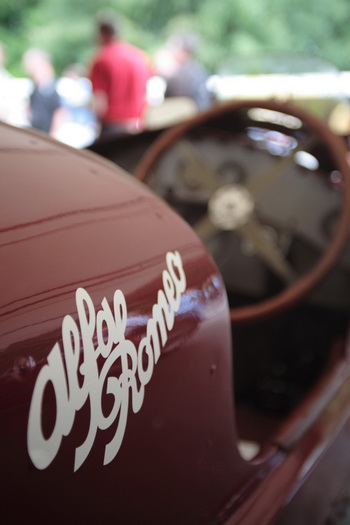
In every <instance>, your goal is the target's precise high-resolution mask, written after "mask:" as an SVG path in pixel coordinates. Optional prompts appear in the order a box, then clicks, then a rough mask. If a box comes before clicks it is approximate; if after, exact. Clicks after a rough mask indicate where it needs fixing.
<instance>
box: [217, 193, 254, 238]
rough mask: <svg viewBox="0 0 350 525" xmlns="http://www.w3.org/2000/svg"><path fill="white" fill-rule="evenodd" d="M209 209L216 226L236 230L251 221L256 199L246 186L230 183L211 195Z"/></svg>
mask: <svg viewBox="0 0 350 525" xmlns="http://www.w3.org/2000/svg"><path fill="white" fill-rule="evenodd" d="M208 211H209V218H210V220H211V222H212V223H213V224H214V226H216V227H217V228H219V229H221V230H236V229H237V228H239V227H240V226H243V225H244V224H246V223H247V222H248V221H249V219H250V217H251V215H252V213H253V211H254V200H253V197H252V195H251V193H250V192H249V190H247V189H246V188H245V187H244V186H241V185H240V184H228V185H225V186H221V188H219V189H218V190H216V192H215V193H214V194H213V195H212V196H211V198H210V200H209V204H208Z"/></svg>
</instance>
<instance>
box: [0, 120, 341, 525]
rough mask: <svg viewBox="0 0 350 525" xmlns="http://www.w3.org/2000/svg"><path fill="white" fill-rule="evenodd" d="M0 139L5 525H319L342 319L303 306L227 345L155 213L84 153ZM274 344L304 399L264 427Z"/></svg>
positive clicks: (143, 194) (197, 265)
mask: <svg viewBox="0 0 350 525" xmlns="http://www.w3.org/2000/svg"><path fill="white" fill-rule="evenodd" d="M0 139H1V142H0V143H1V150H0V156H1V166H2V179H1V199H2V204H1V209H0V210H1V211H0V213H1V231H0V260H1V268H2V274H1V306H0V308H1V310H0V312H1V316H0V321H1V332H0V352H1V353H0V399H1V408H0V418H1V431H0V447H1V474H2V496H3V500H2V509H1V515H2V520H3V522H4V523H14V522H25V521H26V520H29V519H30V520H35V521H36V522H37V523H47V522H50V523H62V522H63V521H67V522H71V523H96V522H99V523H111V522H118V523H123V524H136V523H142V524H144V523H146V524H148V523H152V524H165V523H166V524H171V523H174V524H179V523H181V524H187V523H188V524H196V523H230V524H238V523H240V524H251V525H252V524H259V525H263V524H268V523H273V522H274V521H275V520H276V519H277V516H278V515H280V516H281V518H280V519H281V520H282V522H281V523H284V524H286V523H289V522H288V521H287V520H288V519H289V520H296V519H297V520H299V518H300V516H302V515H304V516H307V518H308V519H309V521H308V523H322V519H323V518H324V517H325V516H326V515H329V511H330V507H331V504H332V502H333V501H334V500H336V498H337V497H338V495H339V494H340V492H341V488H342V486H343V484H344V483H343V481H344V480H345V479H346V476H347V475H348V473H349V463H350V458H349V455H348V454H347V449H348V447H349V445H350V441H348V434H349V428H348V427H349V425H348V424H347V421H348V417H349V412H350V403H349V398H350V361H349V347H348V343H347V337H348V328H347V327H348V324H347V318H348V312H347V309H346V308H345V310H344V308H341V309H340V311H338V310H337V309H336V311H334V312H333V313H331V312H330V311H329V310H326V311H323V310H322V311H319V310H318V308H316V309H315V310H314V309H313V308H311V309H310V307H309V306H308V305H306V306H305V305H302V306H301V307H300V310H299V309H297V310H293V313H292V314H291V313H290V312H288V313H286V314H285V316H282V317H280V318H279V319H278V320H277V321H276V319H272V320H269V321H268V322H266V323H262V324H260V323H257V324H256V325H255V326H249V327H244V326H243V327H237V328H236V329H233V337H232V342H231V320H230V311H229V304H228V299H227V294H226V290H225V285H224V283H223V280H222V278H221V275H220V273H219V271H218V268H217V266H216V264H215V263H214V261H213V259H212V257H211V256H210V255H209V253H208V251H207V249H206V247H205V246H204V245H203V243H202V242H201V241H200V240H199V238H198V236H197V235H196V234H195V233H194V231H193V230H192V228H191V227H190V226H188V224H187V223H185V221H184V220H183V219H181V218H180V217H179V216H178V214H176V213H175V212H174V211H172V210H171V209H170V208H169V206H168V205H167V204H166V203H165V202H164V201H163V200H161V199H160V198H158V197H157V196H155V195H154V194H153V193H152V192H150V190H149V189H147V188H146V187H145V186H144V185H142V184H141V183H140V182H138V181H136V180H135V179H134V178H132V177H131V176H129V175H128V174H127V173H125V172H123V171H122V170H121V169H118V168H116V167H115V166H114V165H112V163H109V162H107V161H105V160H102V159H101V158H100V157H98V156H96V155H93V154H90V153H88V152H76V151H74V150H72V149H69V148H67V147H65V146H63V145H60V144H58V143H55V142H53V141H51V140H49V139H47V138H44V137H42V136H40V135H38V134H34V133H30V132H27V131H20V130H16V129H14V128H11V127H8V126H5V125H1V126H0ZM344 154H345V150H344ZM321 328H322V330H321ZM308 331H309V332H308ZM307 333H310V334H311V335H310V337H309V338H308V337H306V335H307ZM317 334H321V335H320V336H319V337H317ZM273 335H276V339H275V338H274V337H273ZM287 343H288V344H287ZM283 345H284V346H285V348H287V347H288V348H287V350H288V351H287V352H286V354H285V355H284V358H285V360H284V364H288V365H291V364H293V363H294V364H295V363H296V364H297V366H296V367H295V368H294V369H293V366H289V368H288V370H289V371H290V370H292V373H293V374H294V376H298V375H302V374H305V375H306V376H307V384H306V386H305V385H304V386H303V385H301V391H300V392H299V391H298V392H297V395H296V396H294V395H293V396H292V397H293V402H290V399H289V397H288V396H287V397H283V396H282V397H283V402H282V404H281V405H280V406H279V407H277V408H278V410H276V411H274V412H271V410H270V411H268V410H266V408H267V404H268V403H266V400H267V398H268V397H270V398H271V395H272V396H273V394H274V393H275V394H276V392H273V390H269V391H266V390H264V391H263V390H261V389H260V390H259V389H257V388H256V385H257V384H260V385H261V381H260V380H261V378H262V376H263V377H266V376H268V378H269V379H270V384H271V381H272V379H273V378H272V376H271V374H270V375H268V373H267V369H266V366H267V364H266V363H268V364H269V366H270V365H275V364H276V359H275V358H276V352H278V351H279V350H281V346H283ZM305 346H306V347H307V348H308V349H309V350H310V351H311V354H310V352H309V354H308V355H309V362H308V363H305V362H303V359H302V356H303V352H304V350H305ZM310 355H311V357H310ZM288 360H289V361H288ZM232 361H234V362H233V364H232ZM280 361H281V359H280ZM282 361H283V360H282ZM233 369H234V372H233ZM275 371H276V369H275ZM270 372H271V369H270ZM271 373H272V372H271ZM264 374H265V375H264ZM233 376H234V380H233ZM291 379H292V383H293V380H294V379H295V377H294V378H293V377H292V378H291ZM299 386H300V385H299ZM247 392H249V393H253V397H254V398H255V401H256V398H259V399H260V400H261V401H262V403H260V405H259V403H258V404H255V407H254V409H252V410H251V409H250V405H251V399H249V398H247V396H246V393H247ZM295 397H296V400H295V399H294V398H295ZM279 399H280V397H279ZM248 401H249V403H248ZM241 441H245V442H246V443H247V442H248V443H249V442H251V441H253V442H254V443H257V444H258V451H257V453H256V455H255V456H254V458H252V459H249V460H247V459H244V458H243V456H242V453H241V449H240V444H241ZM339 443H341V448H340V445H339ZM339 450H341V452H339ZM333 451H335V452H333ZM334 454H335V455H334ZM338 454H340V455H341V458H342V461H341V465H340V467H341V468H338V469H337V483H335V482H334V472H333V470H332V465H333V466H334V464H335V463H334V457H337V455H338ZM321 459H322V460H323V462H321V461H320V460H321ZM325 461H328V464H329V467H328V468H327V469H326V473H325V475H324V479H322V487H325V490H326V492H327V495H328V498H323V500H322V503H323V504H322V505H321V504H319V505H318V506H317V507H316V506H315V505H312V506H308V505H309V502H310V496H309V494H310V491H311V494H315V492H313V486H314V485H313V483H312V481H313V478H312V475H316V481H320V480H321V474H320V473H319V472H320V470H319V469H322V465H324V464H325V463H324V462H325ZM337 466H338V467H339V465H337ZM317 469H318V470H317ZM312 472H314V474H312ZM330 476H331V477H330ZM307 478H308V481H306V480H307ZM310 486H311V489H310ZM318 486H319V485H318ZM300 487H301V490H299V492H298V495H297V497H296V498H294V500H293V501H292V502H291V503H290V505H289V506H288V507H285V505H286V504H287V502H288V501H290V500H291V498H292V496H293V495H294V493H295V492H296V491H297V489H298V488H300ZM303 490H304V491H305V494H306V495H307V498H308V499H306V503H305V501H302V502H301V509H302V513H300V512H299V511H298V509H299V506H298V503H299V502H298V501H297V498H298V497H299V498H302V494H303ZM308 491H309V492H308ZM284 507H285V510H283V508H284ZM305 508H307V509H308V511H307V513H306V514H305ZM281 512H282V514H281ZM284 513H285V514H284ZM295 516H297V518H295ZM297 522H298V523H302V521H297ZM290 523H296V521H290Z"/></svg>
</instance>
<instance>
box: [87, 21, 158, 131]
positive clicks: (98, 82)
mask: <svg viewBox="0 0 350 525" xmlns="http://www.w3.org/2000/svg"><path fill="white" fill-rule="evenodd" d="M98 40H99V44H100V46H101V47H100V50H99V51H98V52H97V54H96V56H95V57H94V60H93V63H92V68H91V73H90V79H91V83H92V90H93V95H94V98H93V100H94V102H93V108H94V111H95V114H96V116H97V118H98V119H99V121H100V123H101V133H105V132H115V133H130V132H136V131H138V130H140V129H141V128H142V117H143V112H144V109H145V106H146V87H147V81H148V80H149V78H150V76H151V66H150V62H149V60H148V58H147V56H146V54H145V53H144V52H143V51H142V50H141V49H139V48H137V47H135V46H132V45H130V44H127V43H126V42H122V41H121V40H120V39H119V37H118V34H117V32H116V27H115V25H114V23H113V22H112V21H111V20H104V21H99V22H98Z"/></svg>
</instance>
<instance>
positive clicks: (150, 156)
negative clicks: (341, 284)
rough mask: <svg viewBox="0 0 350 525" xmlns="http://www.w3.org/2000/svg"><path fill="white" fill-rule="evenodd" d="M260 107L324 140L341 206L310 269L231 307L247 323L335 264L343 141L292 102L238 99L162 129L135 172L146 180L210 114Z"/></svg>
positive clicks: (344, 223) (286, 305)
mask: <svg viewBox="0 0 350 525" xmlns="http://www.w3.org/2000/svg"><path fill="white" fill-rule="evenodd" d="M252 108H261V109H266V110H272V111H276V112H281V113H284V114H288V115H291V116H293V117H296V118H299V119H300V120H301V121H302V122H304V123H306V125H307V126H308V128H309V129H310V130H311V131H313V132H314V133H315V134H316V136H317V137H318V138H319V139H320V140H321V141H322V143H324V144H325V145H326V146H327V148H328V152H329V154H330V156H331V158H332V160H333V161H334V163H335V166H336V169H337V170H338V171H339V172H340V173H341V175H342V209H341V213H340V216H339V221H338V224H337V230H336V233H335V235H334V237H333V238H332V240H331V241H330V243H329V245H328V247H327V249H326V250H325V252H324V253H323V254H322V255H321V257H320V259H319V260H318V261H317V262H316V264H315V265H314V266H313V268H312V269H311V270H310V271H308V272H307V273H306V274H305V275H303V276H301V277H300V278H299V279H298V280H297V281H296V282H294V283H293V284H292V285H291V286H289V287H287V288H286V289H284V290H283V291H281V292H279V293H278V294H277V295H275V296H273V297H269V298H268V299H265V300H263V301H261V302H258V303H256V304H253V305H249V306H240V307H236V308H232V309H231V310H230V316H231V321H232V323H234V324H247V323H252V322H256V321H260V320H263V319H266V318H268V317H270V316H273V315H277V314H279V313H282V312H284V311H286V310H288V309H290V308H292V307H293V306H295V305H296V304H297V303H298V302H299V301H301V300H302V299H303V298H304V297H306V296H307V295H309V294H310V293H311V292H312V291H314V290H315V289H316V288H317V286H318V285H319V284H320V283H321V281H322V280H323V279H325V277H326V276H327V275H328V274H329V272H330V271H331V270H332V268H333V267H334V265H335V264H336V263H337V261H338V258H339V256H340V255H341V253H342V251H343V249H344V248H345V246H346V244H347V241H348V239H349V231H350V168H349V165H348V163H347V160H346V154H347V150H346V147H345V144H344V142H343V140H342V139H341V138H340V137H338V136H336V135H334V134H333V133H332V132H331V130H330V129H329V128H328V127H327V126H326V124H324V123H323V122H322V121H321V120H320V119H318V118H317V117H315V116H313V115H311V114H310V113H309V112H307V111H305V110H304V109H302V108H300V107H296V106H295V105H294V104H291V103H282V102H277V101H260V100H250V101H238V102H230V103H225V104H221V105H218V106H214V107H212V108H210V109H209V110H207V111H205V112H203V113H200V114H198V115H197V116H195V117H194V118H192V119H190V120H188V121H185V122H183V123H181V124H178V125H176V126H175V127H173V128H170V129H169V130H166V131H164V132H163V133H162V134H161V135H160V137H159V138H158V139H157V140H156V141H155V142H154V143H153V144H152V145H151V147H150V148H149V149H148V150H147V151H146V153H145V155H144V156H143V157H142V158H141V160H140V162H139V163H138V165H137V167H136V169H135V172H134V175H135V177H136V178H137V179H138V180H140V181H142V182H144V183H146V182H147V179H148V177H149V176H150V173H151V171H152V169H153V167H154V165H155V164H156V163H157V161H158V159H159V157H160V156H161V155H162V154H163V152H165V151H166V150H167V149H169V148H170V147H171V146H173V145H174V144H175V143H176V142H177V141H179V140H180V139H181V138H182V136H184V135H185V134H186V133H187V132H189V131H191V130H193V129H194V128H196V127H197V126H200V125H203V124H205V123H206V121H208V120H210V119H212V118H213V117H220V116H221V115H224V114H226V113H227V112H233V111H235V110H240V109H252Z"/></svg>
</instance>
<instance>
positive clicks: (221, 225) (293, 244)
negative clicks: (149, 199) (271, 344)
mask: <svg viewBox="0 0 350 525" xmlns="http://www.w3.org/2000/svg"><path fill="white" fill-rule="evenodd" d="M346 154H347V150H346V147H345V144H344V143H343V140H342V139H341V138H340V137H337V136H335V135H334V134H332V132H331V131H330V130H329V129H328V128H327V126H326V125H325V124H324V123H323V122H322V121H320V120H319V119H318V118H316V117H314V116H312V115H310V114H309V113H308V112H306V111H305V110H302V109H300V108H296V107H294V106H293V105H290V104H285V103H278V102H262V101H249V102H246V101H242V102H233V103H228V104H222V105H218V106H215V107H213V108H212V109H209V110H208V111H206V112H204V113H201V114H199V115H197V116H196V117H194V118H193V119H191V120H188V121H186V122H184V123H181V124H179V125H177V126H175V127H173V128H171V129H169V130H167V131H165V132H163V133H162V134H161V135H160V137H159V138H158V139H157V140H156V141H155V142H154V143H153V144H152V145H151V147H150V148H149V149H148V150H147V152H146V154H145V155H144V156H143V158H142V159H141V161H140V163H139V164H138V166H137V167H136V171H135V176H136V177H137V178H138V179H139V180H140V181H143V182H145V183H147V184H149V185H150V187H151V188H153V189H154V190H155V191H156V192H157V193H159V194H160V195H162V196H163V197H164V198H165V199H167V200H168V201H169V202H170V204H171V205H172V206H174V207H175V208H176V209H177V210H178V211H179V213H181V214H182V215H183V216H184V218H185V219H186V220H187V221H188V222H189V223H190V224H191V225H192V227H193V228H194V229H195V230H196V231H197V233H198V235H199V236H200V237H201V239H202V240H203V242H204V243H205V244H206V245H207V246H208V248H209V250H210V251H211V253H212V254H213V257H214V259H215V260H216V262H217V264H218V267H219V269H220V270H221V272H222V275H223V277H224V280H225V283H226V288H227V289H228V294H229V297H230V298H231V297H232V298H233V301H232V302H231V301H230V306H231V320H232V322H233V323H249V322H254V321H257V320H260V319H264V318H267V317H269V316H272V315H276V314H277V313H279V312H283V311H285V310H286V309H288V308H291V307H292V306H294V305H295V304H297V303H298V302H299V301H301V300H302V299H303V298H305V297H306V296H308V294H310V293H311V292H312V291H314V290H315V289H316V288H317V287H318V285H319V284H320V283H321V281H322V280H323V279H324V278H325V277H326V276H327V275H328V273H329V272H330V270H331V269H332V268H333V267H334V265H335V264H336V263H337V261H338V259H339V258H340V255H341V252H342V250H343V248H344V247H345V245H346V243H347V241H348V238H349V228H350V170H349V166H348V163H347V161H346ZM237 261H238V262H237ZM242 289H243V293H242ZM236 296H239V297H243V300H242V302H241V303H235V300H234V299H235V297H236Z"/></svg>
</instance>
